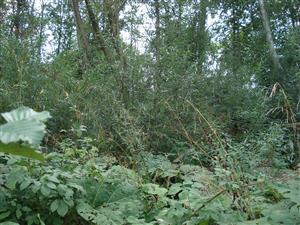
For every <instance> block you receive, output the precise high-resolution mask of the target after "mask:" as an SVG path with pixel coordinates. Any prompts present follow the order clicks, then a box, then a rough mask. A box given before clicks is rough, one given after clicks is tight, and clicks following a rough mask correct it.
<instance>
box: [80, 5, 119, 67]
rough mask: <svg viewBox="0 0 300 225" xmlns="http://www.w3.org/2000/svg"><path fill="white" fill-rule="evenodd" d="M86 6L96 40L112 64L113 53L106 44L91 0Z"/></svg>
mask: <svg viewBox="0 0 300 225" xmlns="http://www.w3.org/2000/svg"><path fill="white" fill-rule="evenodd" d="M85 4H86V9H87V12H88V17H89V20H90V23H91V25H92V30H93V33H94V36H95V39H96V40H97V42H98V44H99V45H100V50H101V51H102V52H103V54H104V56H105V58H106V60H107V62H108V63H110V64H112V62H113V61H112V55H111V52H110V50H109V48H108V47H107V45H106V43H105V39H104V37H103V35H102V33H101V31H100V28H99V25H98V23H97V21H96V16H95V14H94V12H93V10H92V7H91V5H90V2H89V0H85Z"/></svg>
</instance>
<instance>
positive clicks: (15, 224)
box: [0, 221, 19, 225]
mask: <svg viewBox="0 0 300 225" xmlns="http://www.w3.org/2000/svg"><path fill="white" fill-rule="evenodd" d="M0 225H19V224H18V223H14V222H10V221H7V222H3V223H0Z"/></svg>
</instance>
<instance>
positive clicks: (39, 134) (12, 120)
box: [0, 107, 50, 160]
mask: <svg viewBox="0 0 300 225" xmlns="http://www.w3.org/2000/svg"><path fill="white" fill-rule="evenodd" d="M2 116H3V118H4V119H5V120H6V121H7V123H6V124H3V125H1V126H0V152H4V153H10V154H14V155H19V156H25V157H29V158H33V159H38V160H44V158H43V156H42V154H41V153H37V152H35V150H33V149H32V148H31V147H28V146H24V145H21V144H20V142H25V143H28V144H29V145H30V146H32V147H34V148H37V147H38V146H39V145H40V143H41V141H42V139H43V137H44V134H45V128H46V126H45V124H44V123H43V122H45V121H46V120H47V119H48V118H50V114H49V112H45V111H44V112H35V111H33V110H32V109H30V108H28V107H20V108H18V109H16V110H13V111H11V112H7V113H2Z"/></svg>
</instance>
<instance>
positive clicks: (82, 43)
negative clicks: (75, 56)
mask: <svg viewBox="0 0 300 225" xmlns="http://www.w3.org/2000/svg"><path fill="white" fill-rule="evenodd" d="M71 1H72V7H73V11H74V16H75V22H76V30H77V40H78V45H79V48H80V49H81V50H82V51H83V57H84V58H83V59H84V62H85V64H86V63H88V62H89V42H88V39H87V37H86V35H85V30H84V27H83V23H82V19H81V16H80V11H79V4H78V0H71Z"/></svg>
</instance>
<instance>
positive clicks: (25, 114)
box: [1, 106, 51, 122]
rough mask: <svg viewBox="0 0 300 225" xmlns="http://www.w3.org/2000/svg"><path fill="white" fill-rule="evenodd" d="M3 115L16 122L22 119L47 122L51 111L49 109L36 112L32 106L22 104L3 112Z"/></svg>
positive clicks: (6, 118)
mask: <svg viewBox="0 0 300 225" xmlns="http://www.w3.org/2000/svg"><path fill="white" fill-rule="evenodd" d="M1 115H2V116H3V118H4V119H5V120H6V121H7V122H16V121H21V120H36V121H41V122H46V121H47V119H49V118H51V116H50V113H49V112H47V111H43V112H35V111H34V110H32V109H31V108H28V107H25V106H21V107H19V108H18V109H15V110H12V111H10V112H6V113H1Z"/></svg>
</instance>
